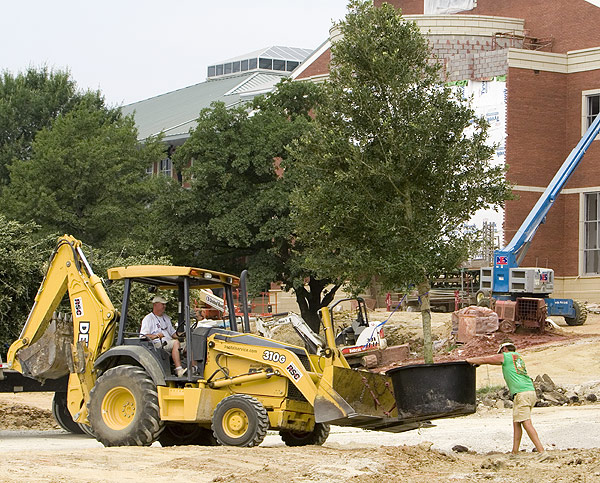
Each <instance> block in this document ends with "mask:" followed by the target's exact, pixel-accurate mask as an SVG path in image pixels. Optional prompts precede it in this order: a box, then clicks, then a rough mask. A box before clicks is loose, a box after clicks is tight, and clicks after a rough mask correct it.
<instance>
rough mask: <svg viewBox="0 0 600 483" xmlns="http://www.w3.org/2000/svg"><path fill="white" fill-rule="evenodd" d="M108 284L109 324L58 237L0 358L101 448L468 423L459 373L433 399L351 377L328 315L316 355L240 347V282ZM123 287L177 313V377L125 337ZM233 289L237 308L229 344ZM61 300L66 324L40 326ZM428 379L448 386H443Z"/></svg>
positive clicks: (141, 343) (93, 288) (425, 381)
mask: <svg viewBox="0 0 600 483" xmlns="http://www.w3.org/2000/svg"><path fill="white" fill-rule="evenodd" d="M108 278H109V279H110V280H112V281H114V282H121V283H122V284H123V298H122V304H121V307H120V313H117V311H116V310H115V308H114V307H113V305H112V303H111V301H110V300H109V297H108V295H107V293H106V291H105V289H104V287H103V285H102V281H101V279H100V278H99V277H97V276H96V275H94V274H93V272H92V269H91V267H90V266H89V264H88V262H87V261H86V259H85V256H84V254H83V252H82V250H81V243H80V242H79V241H78V240H76V239H74V238H73V237H70V236H67V235H65V236H63V237H61V238H60V239H59V241H58V245H57V248H56V250H55V252H54V254H53V256H52V258H51V260H50V265H49V268H48V272H47V274H46V276H45V278H44V280H43V282H42V284H41V286H40V288H39V291H38V293H37V296H36V299H35V304H34V306H33V308H32V310H31V313H30V314H29V317H28V319H27V321H26V323H25V326H24V327H23V330H22V332H21V335H20V337H19V339H18V340H17V341H15V342H14V343H13V344H12V345H11V347H10V349H9V352H8V357H7V359H8V360H7V363H8V364H7V365H8V368H9V371H7V372H11V371H12V372H16V373H18V374H21V375H23V376H26V377H25V378H26V379H35V380H37V381H45V384H46V385H47V387H49V388H54V387H59V388H60V387H61V384H63V385H64V386H62V387H63V388H62V392H60V394H66V398H65V399H66V407H64V410H63V409H62V408H61V407H58V409H59V410H60V411H59V412H60V413H61V415H62V417H63V419H65V420H67V419H68V417H67V416H70V417H71V418H72V420H73V421H74V422H75V423H77V424H78V425H83V426H82V427H83V428H87V430H88V431H89V432H90V433H92V434H93V435H94V436H95V437H96V438H97V439H98V440H99V441H101V442H102V443H103V444H104V445H106V446H118V445H150V444H152V443H153V442H154V441H156V440H158V441H160V442H161V444H163V445H176V444H204V445H211V444H224V445H234V446H254V445H258V444H260V443H261V441H262V440H263V439H264V437H265V435H266V432H267V430H268V429H274V430H278V431H279V433H280V435H281V437H282V439H283V441H284V442H285V443H286V444H287V445H291V446H299V445H307V444H322V443H323V442H324V441H325V440H326V438H327V435H328V433H329V424H337V425H346V426H354V427H362V428H368V429H376V430H386V431H394V432H400V431H406V430H409V429H414V428H417V427H419V426H421V425H423V424H424V422H426V421H429V420H431V419H434V418H439V417H452V416H458V415H462V414H469V413H472V412H473V411H474V410H475V372H474V369H473V368H472V367H471V366H469V365H468V364H466V363H459V366H460V370H461V371H465V372H464V373H461V375H460V377H459V379H460V380H459V381H458V385H459V386H460V390H459V391H458V392H457V391H454V390H452V388H448V387H447V385H446V386H444V385H440V381H436V382H435V384H433V385H432V382H431V377H428V376H425V377H423V378H422V380H421V378H420V376H419V377H417V379H416V384H415V380H414V378H413V380H412V381H408V382H406V381H404V382H403V381H400V380H399V379H398V378H396V377H395V376H391V377H390V376H385V375H381V374H372V373H369V372H365V371H358V370H354V369H350V368H349V366H348V363H347V362H346V360H345V358H344V356H343V354H342V353H341V352H340V351H339V350H338V349H336V345H335V340H334V334H333V327H332V323H331V317H330V312H329V310H328V309H323V310H322V314H321V316H322V321H323V326H324V328H325V339H326V344H325V347H324V348H322V349H320V350H319V351H318V353H317V354H309V353H308V352H307V351H306V350H305V349H304V348H301V347H296V346H293V345H288V344H284V343H281V342H277V341H274V340H270V339H267V338H264V337H260V336H257V335H252V334H250V330H249V318H248V311H247V301H246V300H245V299H244V297H245V278H244V274H243V275H242V279H241V281H240V279H238V278H237V277H234V276H232V275H228V274H225V273H220V272H215V271H210V270H205V269H200V268H193V267H180V266H158V265H149V266H129V267H116V268H112V269H109V270H108ZM240 282H241V285H242V286H241V287H240ZM136 284H143V285H145V286H146V287H147V288H149V289H150V291H152V292H155V291H157V290H159V291H160V292H161V293H168V292H169V291H170V292H172V294H173V297H172V298H175V299H176V300H177V326H178V331H179V332H181V333H185V338H186V341H187V350H186V352H185V354H184V357H183V360H184V363H185V365H186V367H187V369H188V370H187V372H186V373H185V375H184V376H182V377H177V376H175V375H173V373H172V364H171V361H170V357H169V354H168V353H167V352H166V351H164V350H162V349H161V348H157V347H155V346H154V344H153V343H152V342H151V341H149V340H146V339H145V338H144V337H143V336H141V335H140V334H138V333H137V332H136V333H128V332H126V327H127V323H128V317H129V305H130V299H131V293H132V288H133V286H134V285H136ZM237 288H241V293H242V299H243V305H244V306H245V307H246V310H245V311H244V317H243V322H242V321H240V327H239V330H238V320H237V319H236V315H235V310H234V298H233V291H234V290H235V289H237ZM202 289H212V290H213V291H215V290H218V291H219V293H223V295H224V296H223V299H224V300H225V304H226V309H227V311H226V312H227V318H226V320H225V321H224V322H225V323H224V325H223V327H228V328H223V327H214V326H210V325H209V324H202V323H196V322H193V319H192V317H191V304H190V300H192V298H193V294H194V293H197V292H196V291H197V290H202ZM66 294H68V298H69V300H70V305H71V313H72V317H59V318H57V317H54V318H53V314H54V313H55V311H56V309H57V307H58V305H59V303H60V301H61V300H62V298H63V297H64V296H65V295H66ZM58 319H60V320H58ZM133 322H135V323H136V324H139V321H133ZM423 368H425V369H430V368H427V366H423ZM436 369H437V368H436ZM419 374H421V373H420V372H419ZM441 379H442V380H444V381H445V383H447V380H448V377H447V375H442V377H441ZM51 390H56V389H51ZM57 393H59V392H58V390H57ZM422 396H424V397H425V399H422ZM420 398H421V399H420ZM406 401H409V404H406ZM415 401H417V403H416V404H412V403H411V402H415ZM56 404H57V406H58V403H56ZM65 422H66V421H65Z"/></svg>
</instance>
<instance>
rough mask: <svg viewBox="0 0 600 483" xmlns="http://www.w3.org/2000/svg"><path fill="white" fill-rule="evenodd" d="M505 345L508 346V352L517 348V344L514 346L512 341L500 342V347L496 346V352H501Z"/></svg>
mask: <svg viewBox="0 0 600 483" xmlns="http://www.w3.org/2000/svg"><path fill="white" fill-rule="evenodd" d="M505 347H508V350H509V351H510V352H515V351H516V350H517V346H515V345H514V344H513V343H512V342H504V344H500V347H498V354H500V352H502V349H504V348H505Z"/></svg>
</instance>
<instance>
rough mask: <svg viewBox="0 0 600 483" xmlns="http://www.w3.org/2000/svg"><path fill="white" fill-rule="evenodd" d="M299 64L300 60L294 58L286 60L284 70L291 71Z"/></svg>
mask: <svg viewBox="0 0 600 483" xmlns="http://www.w3.org/2000/svg"><path fill="white" fill-rule="evenodd" d="M299 65H300V62H296V61H295V60H288V61H287V67H286V69H285V70H287V71H288V72H292V71H293V70H294V69H295V68H296V67H298V66H299Z"/></svg>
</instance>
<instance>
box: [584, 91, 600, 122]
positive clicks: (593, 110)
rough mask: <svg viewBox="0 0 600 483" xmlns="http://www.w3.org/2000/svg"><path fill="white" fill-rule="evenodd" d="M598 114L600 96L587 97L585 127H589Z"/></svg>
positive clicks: (599, 110) (599, 111)
mask: <svg viewBox="0 0 600 483" xmlns="http://www.w3.org/2000/svg"><path fill="white" fill-rule="evenodd" d="M599 113H600V94H596V95H592V96H587V127H590V126H591V125H592V123H593V122H594V119H596V116H597V115H598V114H599Z"/></svg>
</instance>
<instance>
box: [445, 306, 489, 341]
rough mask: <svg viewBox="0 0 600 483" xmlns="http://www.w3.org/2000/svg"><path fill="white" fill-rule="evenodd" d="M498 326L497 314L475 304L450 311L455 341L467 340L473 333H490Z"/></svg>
mask: <svg viewBox="0 0 600 483" xmlns="http://www.w3.org/2000/svg"><path fill="white" fill-rule="evenodd" d="M498 327H499V321H498V314H497V313H496V312H494V311H493V310H491V309H489V308H487V307H478V306H475V305H472V306H469V307H465V308H464V309H460V310H457V311H456V312H453V313H452V334H453V335H454V336H455V338H456V341H457V342H467V341H469V340H470V339H472V338H473V336H475V335H482V334H491V333H493V332H496V331H497V330H498Z"/></svg>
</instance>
